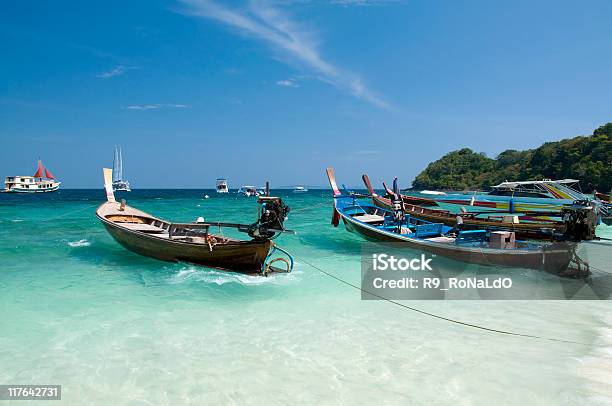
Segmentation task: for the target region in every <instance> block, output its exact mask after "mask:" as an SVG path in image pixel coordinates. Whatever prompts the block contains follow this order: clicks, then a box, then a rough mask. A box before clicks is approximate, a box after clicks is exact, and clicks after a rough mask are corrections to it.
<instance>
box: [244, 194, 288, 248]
mask: <svg viewBox="0 0 612 406" xmlns="http://www.w3.org/2000/svg"><path fill="white" fill-rule="evenodd" d="M258 203H259V215H258V218H257V221H256V222H255V223H253V224H251V225H250V226H249V230H248V234H249V236H250V237H251V238H253V239H255V240H269V239H271V238H273V237H274V236H275V235H276V234H277V233H280V232H283V231H285V227H284V222H285V220H286V219H287V215H288V214H289V206H287V205H286V204H285V203H284V202H283V201H282V200H281V198H279V197H270V196H260V197H259V199H258Z"/></svg>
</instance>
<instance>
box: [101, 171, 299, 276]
mask: <svg viewBox="0 0 612 406" xmlns="http://www.w3.org/2000/svg"><path fill="white" fill-rule="evenodd" d="M111 174H112V171H111V170H110V169H107V168H105V169H104V180H105V188H106V196H107V202H106V203H103V204H102V205H101V206H100V207H98V210H97V211H96V216H97V217H98V219H99V220H100V221H101V222H102V224H103V225H104V227H105V228H106V230H107V231H108V233H109V234H110V235H111V236H112V237H113V238H114V239H115V241H117V242H118V243H119V244H121V245H122V246H124V247H125V248H127V249H128V250H130V251H133V252H135V253H137V254H140V255H144V256H147V257H151V258H155V259H159V260H162V261H171V262H191V263H195V264H199V265H204V266H207V267H211V268H217V269H222V270H227V271H235V272H241V273H247V274H256V275H268V274H270V273H275V272H290V271H291V270H292V268H293V259H292V258H291V256H289V254H287V253H286V252H285V251H283V250H282V249H280V248H279V247H277V246H276V245H275V244H274V243H273V242H272V241H271V239H272V238H273V237H275V236H276V235H277V234H278V233H281V232H290V233H292V232H291V231H288V230H285V229H284V227H283V221H284V220H285V217H286V215H287V213H288V211H289V208H288V207H287V206H285V205H284V203H283V202H282V201H281V200H280V199H279V198H276V197H268V196H262V197H260V198H259V202H260V204H261V205H262V208H261V210H260V218H259V219H258V221H257V222H256V223H254V224H251V225H246V224H234V223H221V222H204V221H198V222H196V223H188V224H183V223H171V222H168V221H166V220H162V219H159V218H157V217H154V216H152V215H150V214H148V213H145V212H143V211H141V210H138V209H136V208H134V207H130V206H128V205H126V204H125V201H124V200H123V201H122V202H117V201H115V197H114V194H113V189H112V179H111V177H112V175H111ZM216 227H218V228H223V227H225V228H235V229H238V230H239V231H243V232H246V233H248V234H249V236H251V238H252V239H251V240H247V241H245V240H237V239H232V238H228V237H224V236H222V235H216V234H212V233H210V232H209V230H211V229H213V228H216ZM277 251H278V252H281V253H283V254H285V255H286V256H287V259H286V258H283V257H275V258H273V255H274V254H276V252H277ZM278 261H282V262H284V263H285V265H286V267H285V268H279V267H276V266H274V265H273V263H275V262H278Z"/></svg>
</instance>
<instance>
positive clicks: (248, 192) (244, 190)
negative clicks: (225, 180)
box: [237, 185, 261, 197]
mask: <svg viewBox="0 0 612 406" xmlns="http://www.w3.org/2000/svg"><path fill="white" fill-rule="evenodd" d="M237 193H238V194H239V195H243V196H246V197H251V196H255V197H257V196H259V195H261V192H260V191H259V190H257V188H256V187H255V186H251V185H245V186H240V189H238V192H237Z"/></svg>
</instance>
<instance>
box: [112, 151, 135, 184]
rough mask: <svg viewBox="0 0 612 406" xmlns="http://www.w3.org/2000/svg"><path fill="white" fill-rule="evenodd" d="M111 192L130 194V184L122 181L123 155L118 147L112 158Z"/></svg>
mask: <svg viewBox="0 0 612 406" xmlns="http://www.w3.org/2000/svg"><path fill="white" fill-rule="evenodd" d="M113 191H115V192H131V189H130V182H128V181H127V180H124V179H123V155H122V153H121V147H120V146H116V147H115V156H114V158H113Z"/></svg>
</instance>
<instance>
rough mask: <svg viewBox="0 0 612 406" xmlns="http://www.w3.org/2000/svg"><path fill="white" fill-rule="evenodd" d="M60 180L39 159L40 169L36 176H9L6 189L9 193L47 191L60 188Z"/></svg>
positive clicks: (5, 184)
mask: <svg viewBox="0 0 612 406" xmlns="http://www.w3.org/2000/svg"><path fill="white" fill-rule="evenodd" d="M60 184H61V182H58V181H57V180H56V179H55V177H54V176H53V174H52V173H51V172H49V169H48V168H46V167H45V166H43V164H42V162H41V160H40V159H39V160H38V169H37V170H36V173H35V174H34V176H7V177H6V179H5V180H4V191H5V192H7V193H46V192H54V191H56V190H57V189H59V187H60Z"/></svg>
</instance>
